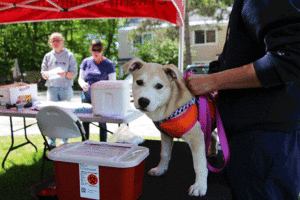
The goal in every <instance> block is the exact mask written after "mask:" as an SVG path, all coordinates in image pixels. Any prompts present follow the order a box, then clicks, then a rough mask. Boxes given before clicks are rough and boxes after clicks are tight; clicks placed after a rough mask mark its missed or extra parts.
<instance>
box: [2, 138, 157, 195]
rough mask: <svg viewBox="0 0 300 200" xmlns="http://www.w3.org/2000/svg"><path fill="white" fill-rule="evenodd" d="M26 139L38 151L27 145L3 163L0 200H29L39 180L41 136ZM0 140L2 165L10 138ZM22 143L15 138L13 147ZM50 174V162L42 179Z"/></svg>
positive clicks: (15, 151)
mask: <svg viewBox="0 0 300 200" xmlns="http://www.w3.org/2000/svg"><path fill="white" fill-rule="evenodd" d="M108 137H109V136H108ZM28 138H29V140H30V141H31V142H32V143H33V144H35V145H36V146H37V148H38V151H37V152H36V151H35V148H34V147H33V146H32V145H30V144H27V145H25V146H23V147H20V148H19V149H16V150H13V151H12V152H11V153H10V154H9V156H8V158H7V160H6V162H5V169H3V168H2V167H1V168H0V194H1V195H0V200H2V199H3V200H27V199H28V200H29V199H31V195H30V188H31V187H32V186H33V185H34V184H35V183H37V182H39V180H40V173H41V164H42V155H43V141H44V140H43V138H42V136H41V135H30V136H28ZM144 139H155V138H144ZM0 140H1V146H0V155H1V157H0V160H1V164H2V161H3V159H4V156H5V155H6V153H7V151H8V149H9V147H10V144H11V137H10V136H6V137H0ZM90 140H94V141H99V135H98V134H92V135H91V136H90ZM76 141H81V139H80V138H74V139H70V140H69V142H76ZM23 142H26V140H25V138H24V136H15V146H17V145H18V144H21V143H23ZM52 174H54V170H53V164H52V162H46V168H45V172H44V177H47V176H50V175H52Z"/></svg>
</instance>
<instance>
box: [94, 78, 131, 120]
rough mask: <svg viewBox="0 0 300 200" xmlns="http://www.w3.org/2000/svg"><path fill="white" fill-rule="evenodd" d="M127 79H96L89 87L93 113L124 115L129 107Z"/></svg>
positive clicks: (112, 115) (109, 115) (107, 115)
mask: <svg viewBox="0 0 300 200" xmlns="http://www.w3.org/2000/svg"><path fill="white" fill-rule="evenodd" d="M129 87H130V86H129V81H127V80H116V81H98V82H96V83H94V84H93V85H92V86H91V88H92V91H91V96H92V99H91V101H92V106H93V113H94V115H102V116H105V117H121V118H123V117H125V116H126V113H127V111H128V110H129V109H130V88H129Z"/></svg>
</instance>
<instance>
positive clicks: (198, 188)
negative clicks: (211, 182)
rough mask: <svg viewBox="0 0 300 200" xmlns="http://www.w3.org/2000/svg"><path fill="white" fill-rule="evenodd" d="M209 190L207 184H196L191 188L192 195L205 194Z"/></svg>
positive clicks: (190, 193)
mask: <svg viewBox="0 0 300 200" xmlns="http://www.w3.org/2000/svg"><path fill="white" fill-rule="evenodd" d="M206 191H207V184H196V183H195V184H194V185H192V186H191V187H190V189H189V195H190V196H204V195H205V194H206Z"/></svg>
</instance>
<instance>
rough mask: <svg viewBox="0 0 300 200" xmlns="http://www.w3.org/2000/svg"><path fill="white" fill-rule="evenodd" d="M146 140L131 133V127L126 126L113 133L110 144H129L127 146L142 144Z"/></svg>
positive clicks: (109, 140)
mask: <svg viewBox="0 0 300 200" xmlns="http://www.w3.org/2000/svg"><path fill="white" fill-rule="evenodd" d="M144 141H145V140H144V139H143V138H142V137H140V136H138V135H135V134H133V133H131V132H130V131H129V127H128V126H127V125H126V124H121V126H120V127H119V128H118V129H117V130H116V131H115V132H114V133H113V135H112V137H110V138H109V139H108V142H115V143H127V144H141V143H143V142H144Z"/></svg>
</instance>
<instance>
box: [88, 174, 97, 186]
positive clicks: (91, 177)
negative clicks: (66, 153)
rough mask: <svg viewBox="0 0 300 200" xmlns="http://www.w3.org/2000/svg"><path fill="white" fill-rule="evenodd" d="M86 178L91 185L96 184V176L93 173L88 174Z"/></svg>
mask: <svg viewBox="0 0 300 200" xmlns="http://www.w3.org/2000/svg"><path fill="white" fill-rule="evenodd" d="M87 180H88V182H89V184H91V185H96V184H97V183H98V178H97V176H95V175H94V174H90V175H89V176H88V177H87Z"/></svg>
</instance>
